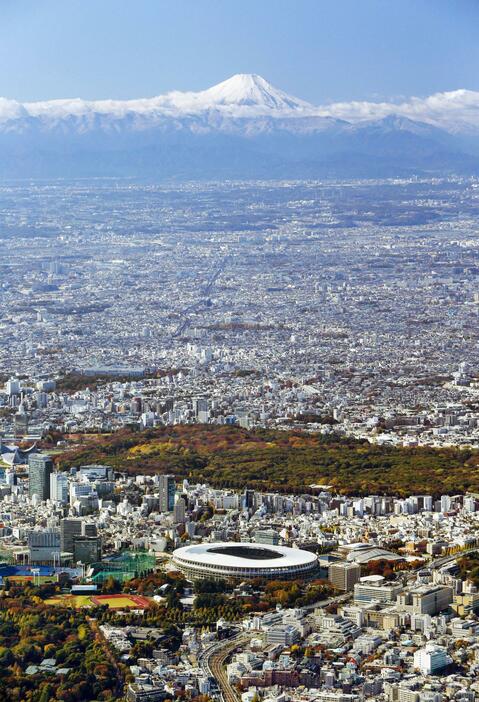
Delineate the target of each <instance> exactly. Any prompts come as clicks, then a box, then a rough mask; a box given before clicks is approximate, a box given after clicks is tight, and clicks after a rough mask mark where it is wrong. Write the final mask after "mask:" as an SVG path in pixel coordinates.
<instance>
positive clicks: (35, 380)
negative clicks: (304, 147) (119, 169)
mask: <svg viewBox="0 0 479 702" xmlns="http://www.w3.org/2000/svg"><path fill="white" fill-rule="evenodd" d="M477 188H478V182H477V180H476V179H475V178H458V177H449V178H417V177H415V178H402V179H394V180H382V181H380V180H378V181H371V180H368V181H359V180H358V181H353V180H352V181H347V182H346V181H329V182H319V181H308V182H304V181H285V182H265V181H261V182H253V181H251V182H229V183H226V184H225V183H223V184H185V185H168V186H166V185H165V186H157V185H145V184H138V183H134V182H131V183H129V182H126V183H125V182H123V183H113V182H110V181H107V180H103V181H102V180H100V181H98V182H96V183H86V182H73V183H69V184H65V183H56V184H49V185H41V184H38V183H37V184H35V185H26V184H23V185H18V184H16V185H4V186H2V187H1V188H0V212H1V215H2V223H3V224H2V230H1V239H2V242H1V243H2V250H3V256H2V261H1V263H0V268H1V279H0V291H1V294H0V325H1V329H2V336H1V340H0V365H1V371H2V375H1V383H2V386H1V388H0V432H1V433H0V437H1V438H0V455H1V459H2V465H1V466H0V500H1V526H0V559H1V564H0V586H1V588H2V589H1V591H0V592H1V596H0V663H1V667H2V672H1V675H0V697H2V699H6V700H7V699H8V700H18V702H23V700H32V702H36V701H38V702H48V700H54V699H56V700H63V701H64V702H80V701H82V700H100V699H105V700H113V699H118V700H120V699H125V700H128V701H130V702H143V701H145V702H146V701H149V702H154V701H156V700H196V701H197V702H206V701H207V700H220V701H222V702H259V701H261V702H263V701H264V702H273V701H277V700H278V701H280V702H315V701H318V702H319V701H322V702H360V701H362V700H366V699H370V700H379V701H381V700H383V701H384V702H386V701H391V702H393V701H394V702H395V701H396V700H398V701H399V702H443V701H446V700H457V701H458V702H465V701H473V700H475V699H477V698H478V696H479V685H478V682H477V679H478V671H479V645H478V643H477V641H478V635H479V623H478V622H479V620H478V614H479V590H478V588H479V540H478V536H477V534H478V520H479V484H478V487H477V488H476V484H477V483H476V480H477V478H476V474H477V466H478V462H479V454H477V452H476V449H477V448H479V445H478V444H479V426H478V422H479V403H478V402H477V401H476V396H477V394H478V392H479V351H478V341H479V332H478V330H477V319H478V313H479V281H478V276H479V266H478V257H479V248H478V246H479V239H478V235H477V222H478V214H479V199H478V195H477V192H479V191H478V189H477ZM408 471H409V472H408ZM401 481H402V482H401ZM418 481H419V482H418ZM416 487H418V488H420V490H417V491H415V488H416Z"/></svg>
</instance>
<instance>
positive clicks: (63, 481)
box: [50, 473, 68, 505]
mask: <svg viewBox="0 0 479 702" xmlns="http://www.w3.org/2000/svg"><path fill="white" fill-rule="evenodd" d="M50 499H51V500H53V502H60V503H61V504H62V505H65V504H66V503H67V502H68V476H67V474H66V473H52V474H51V475H50Z"/></svg>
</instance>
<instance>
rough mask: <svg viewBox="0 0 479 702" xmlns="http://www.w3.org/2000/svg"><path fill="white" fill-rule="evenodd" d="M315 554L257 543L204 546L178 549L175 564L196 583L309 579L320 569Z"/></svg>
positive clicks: (175, 553)
mask: <svg viewBox="0 0 479 702" xmlns="http://www.w3.org/2000/svg"><path fill="white" fill-rule="evenodd" d="M317 562H318V561H317V557H316V555H315V554H314V553H310V552H309V551H303V550H301V549H297V548H288V547H287V546H270V545H267V546H265V545H263V544H257V543H244V542H243V543H241V542H240V543H236V542H227V543H211V544H208V543H203V544H194V545H191V546H183V547H182V548H177V549H176V551H174V552H173V564H174V565H175V566H176V567H177V568H178V569H179V570H181V571H182V572H183V573H184V574H185V575H186V577H187V578H190V579H192V580H200V579H208V580H227V579H231V578H234V579H235V580H247V579H248V578H268V579H272V580H276V579H277V580H294V579H296V578H307V577H309V576H311V575H313V574H314V571H315V570H316V567H317Z"/></svg>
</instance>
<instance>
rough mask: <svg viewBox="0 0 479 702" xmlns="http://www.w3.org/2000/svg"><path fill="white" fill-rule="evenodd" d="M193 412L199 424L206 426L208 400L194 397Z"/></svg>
mask: <svg viewBox="0 0 479 702" xmlns="http://www.w3.org/2000/svg"><path fill="white" fill-rule="evenodd" d="M193 411H194V413H195V417H196V419H197V420H198V421H199V422H200V423H201V424H207V422H208V419H209V410H208V400H207V398H206V397H196V398H195V399H194V400H193Z"/></svg>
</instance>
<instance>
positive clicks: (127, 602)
mask: <svg viewBox="0 0 479 702" xmlns="http://www.w3.org/2000/svg"><path fill="white" fill-rule="evenodd" d="M45 604H47V605H56V606H62V607H73V608H75V609H79V608H80V607H95V606H99V605H108V607H110V608H111V609H128V608H129V609H147V608H148V607H149V606H150V600H149V599H148V598H146V597H140V596H139V595H126V594H119V595H58V596H57V597H51V598H50V599H48V600H45Z"/></svg>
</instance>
